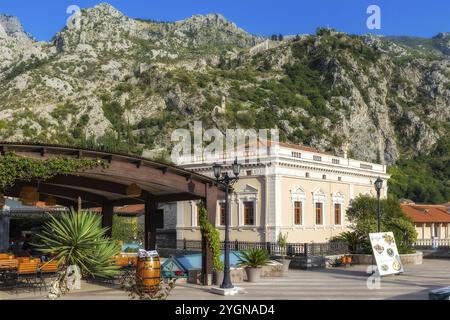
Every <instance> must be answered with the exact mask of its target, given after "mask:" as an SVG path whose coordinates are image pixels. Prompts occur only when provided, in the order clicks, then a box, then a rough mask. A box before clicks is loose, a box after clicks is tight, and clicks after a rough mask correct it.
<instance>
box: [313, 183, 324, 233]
mask: <svg viewBox="0 0 450 320" xmlns="http://www.w3.org/2000/svg"><path fill="white" fill-rule="evenodd" d="M326 198H327V196H326V194H325V192H324V191H323V190H322V189H317V190H316V191H314V192H313V202H314V214H315V224H316V225H318V226H322V225H324V224H325V221H324V214H323V212H324V204H325V203H326Z"/></svg>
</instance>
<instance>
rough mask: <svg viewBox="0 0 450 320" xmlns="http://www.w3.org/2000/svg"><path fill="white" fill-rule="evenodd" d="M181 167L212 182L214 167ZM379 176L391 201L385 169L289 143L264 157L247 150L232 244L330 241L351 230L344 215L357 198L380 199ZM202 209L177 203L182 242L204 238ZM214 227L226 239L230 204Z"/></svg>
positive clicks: (220, 208) (235, 196) (235, 197)
mask: <svg viewBox="0 0 450 320" xmlns="http://www.w3.org/2000/svg"><path fill="white" fill-rule="evenodd" d="M229 160H232V159H229ZM231 162H232V161H231ZM226 163H230V162H229V161H228V162H226ZM181 165H182V166H183V167H184V168H186V169H190V170H193V171H195V172H197V173H201V174H204V175H206V176H210V177H213V172H212V163H205V161H203V159H199V158H197V159H195V160H194V161H193V160H192V159H191V160H190V162H186V163H183V164H181ZM224 171H227V172H229V174H230V175H232V172H231V166H224ZM377 177H381V178H382V179H383V182H384V183H383V189H382V190H381V196H382V197H386V196H387V180H388V179H389V175H387V174H386V166H385V165H381V164H373V163H367V162H361V161H357V160H353V159H348V158H347V157H336V156H333V155H330V154H325V153H320V152H319V151H317V150H314V149H312V148H308V147H304V146H299V145H291V144H285V143H279V144H274V145H272V146H270V147H267V152H266V153H265V154H264V156H263V157H258V156H257V154H252V152H251V151H248V152H247V154H246V161H245V163H243V164H242V168H241V173H240V179H239V181H238V182H237V183H236V184H235V185H234V190H233V192H232V194H231V196H230V200H231V225H230V226H231V229H230V230H231V231H230V240H232V241H234V240H239V241H249V242H275V241H276V240H277V238H278V235H279V233H280V232H281V233H283V234H287V236H288V241H289V242H326V241H328V240H330V238H332V237H334V236H336V235H338V234H340V233H342V232H343V231H345V230H348V227H349V222H348V220H347V217H346V214H345V213H346V210H347V208H348V206H349V204H350V201H351V200H352V199H354V198H356V197H357V196H359V195H362V194H366V195H372V196H376V190H375V189H374V182H375V180H376V179H377ZM198 204H199V203H198V202H197V201H189V202H179V203H178V204H177V219H176V220H177V226H176V230H177V239H179V240H180V239H186V240H199V239H200V238H201V236H200V227H199V223H198V208H199V206H198ZM215 224H216V227H217V228H218V229H219V230H220V231H221V234H222V238H223V237H224V229H225V201H219V202H218V203H217V217H216V221H215Z"/></svg>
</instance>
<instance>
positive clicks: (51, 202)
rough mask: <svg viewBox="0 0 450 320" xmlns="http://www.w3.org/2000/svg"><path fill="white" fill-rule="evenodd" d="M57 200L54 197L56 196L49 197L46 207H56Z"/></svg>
mask: <svg viewBox="0 0 450 320" xmlns="http://www.w3.org/2000/svg"><path fill="white" fill-rule="evenodd" d="M56 204H57V203H56V198H55V197H54V196H49V197H48V198H47V200H45V205H46V206H47V207H54V206H56Z"/></svg>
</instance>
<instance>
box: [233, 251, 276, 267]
mask: <svg viewBox="0 0 450 320" xmlns="http://www.w3.org/2000/svg"><path fill="white" fill-rule="evenodd" d="M269 262H270V255H269V252H268V251H267V250H264V249H257V248H252V249H248V250H244V251H241V252H240V258H239V263H238V264H239V265H240V266H243V267H248V268H260V267H264V266H266V265H268V264H269Z"/></svg>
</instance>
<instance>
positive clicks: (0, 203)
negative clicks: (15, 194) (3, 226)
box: [0, 193, 6, 209]
mask: <svg viewBox="0 0 450 320" xmlns="http://www.w3.org/2000/svg"><path fill="white" fill-rule="evenodd" d="M5 204H6V198H5V196H4V195H2V194H1V193H0V209H3V207H4V206H5Z"/></svg>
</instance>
